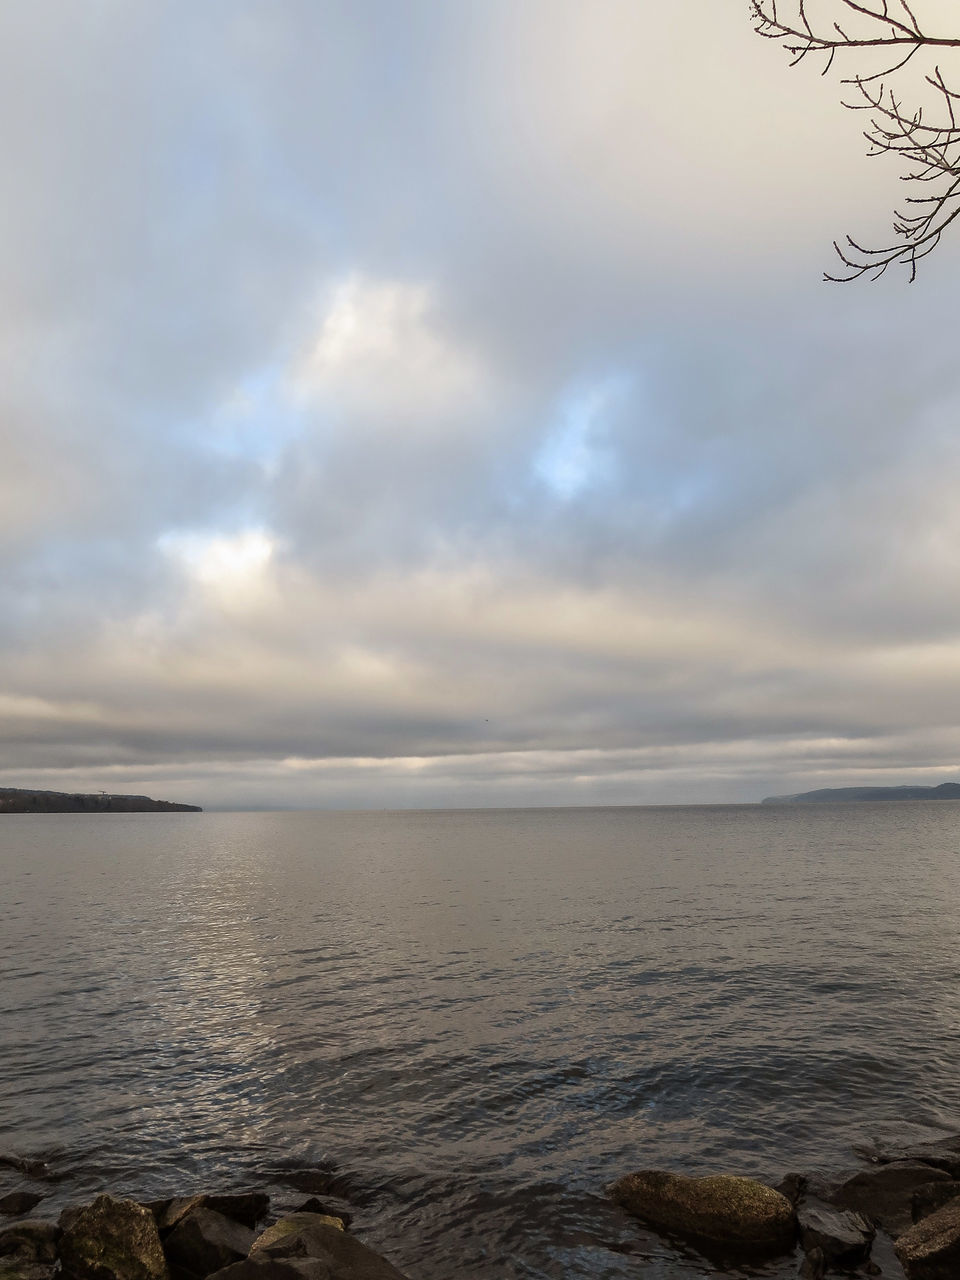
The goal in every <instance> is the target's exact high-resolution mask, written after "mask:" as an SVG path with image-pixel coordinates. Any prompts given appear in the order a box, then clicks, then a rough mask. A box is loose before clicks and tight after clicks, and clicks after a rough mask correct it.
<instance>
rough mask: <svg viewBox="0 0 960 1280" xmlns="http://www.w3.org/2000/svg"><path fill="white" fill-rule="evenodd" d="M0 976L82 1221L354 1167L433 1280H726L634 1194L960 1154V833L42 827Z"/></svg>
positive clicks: (925, 826) (408, 1252) (509, 817)
mask: <svg viewBox="0 0 960 1280" xmlns="http://www.w3.org/2000/svg"><path fill="white" fill-rule="evenodd" d="M0 971H2V985H0V1151H16V1152H18V1153H20V1154H21V1155H29V1156H41V1155H42V1156H44V1157H46V1158H47V1159H48V1160H49V1161H50V1162H51V1165H52V1167H53V1168H54V1169H55V1170H58V1171H60V1172H62V1173H63V1174H64V1180H63V1181H61V1182H59V1183H57V1184H54V1186H53V1189H52V1194H51V1198H50V1200H49V1201H48V1202H47V1207H48V1208H51V1207H56V1205H57V1204H59V1203H60V1202H63V1201H66V1200H69V1199H77V1198H82V1196H84V1195H87V1194H88V1192H89V1191H90V1190H92V1189H97V1190H99V1189H104V1188H109V1189H112V1190H117V1191H122V1192H126V1193H129V1194H136V1195H143V1196H147V1195H156V1194H160V1193H162V1192H164V1191H167V1192H171V1191H174V1190H176V1191H180V1190H183V1189H192V1188H194V1187H205V1188H214V1187H216V1188H221V1187H226V1186H228V1185H234V1184H256V1185H267V1184H269V1185H270V1186H271V1187H272V1188H273V1189H274V1193H275V1195H276V1196H277V1197H278V1199H279V1200H280V1202H281V1203H283V1202H284V1196H286V1197H287V1202H289V1203H290V1204H291V1205H293V1204H295V1203H296V1202H297V1193H296V1192H295V1191H293V1190H292V1189H290V1188H289V1187H287V1189H286V1191H284V1184H285V1182H286V1181H287V1180H288V1178H289V1175H290V1173H291V1172H292V1171H296V1170H299V1169H303V1168H315V1167H318V1166H320V1165H321V1164H323V1163H325V1162H330V1163H335V1164H336V1165H337V1166H338V1169H339V1171H340V1172H341V1173H342V1175H343V1178H344V1182H343V1184H342V1188H341V1189H342V1190H344V1191H345V1192H346V1193H348V1194H349V1197H350V1198H351V1199H352V1200H353V1202H354V1204H355V1206H356V1212H357V1222H356V1227H357V1229H358V1230H359V1231H360V1232H361V1234H363V1235H364V1237H365V1238H367V1239H368V1240H370V1242H371V1243H373V1244H375V1245H377V1246H378V1247H380V1248H382V1249H383V1250H384V1251H385V1252H387V1253H388V1254H389V1255H390V1256H391V1257H392V1258H393V1259H394V1260H395V1261H396V1262H397V1263H398V1264H399V1265H400V1266H402V1267H404V1268H406V1269H407V1270H408V1271H409V1272H410V1273H411V1274H412V1275H414V1276H415V1277H418V1278H419V1280H441V1278H443V1277H449V1276H452V1275H454V1274H456V1275H457V1276H460V1277H467V1278H470V1277H477V1278H478V1280H479V1278H483V1280H492V1278H493V1277H503V1278H510V1277H561V1276H562V1277H588V1276H589V1277H626V1276H637V1275H644V1276H651V1277H677V1278H678V1280H679V1278H681V1277H682V1278H686V1277H693V1276H707V1275H712V1274H714V1271H713V1268H712V1266H711V1264H710V1263H708V1262H707V1261H706V1260H705V1259H702V1258H700V1257H699V1256H698V1255H696V1254H693V1253H687V1254H681V1253H678V1252H676V1251H674V1250H673V1249H671V1248H670V1247H669V1246H668V1245H667V1244H666V1243H664V1242H661V1241H659V1240H657V1239H656V1238H655V1237H653V1236H651V1235H649V1234H646V1233H644V1232H643V1231H641V1230H640V1229H639V1228H638V1227H636V1226H635V1225H634V1224H632V1223H630V1222H629V1221H627V1220H626V1219H624V1218H623V1217H621V1215H620V1214H619V1213H618V1212H617V1211H615V1210H614V1209H612V1208H611V1207H610V1206H609V1205H608V1204H607V1202H606V1201H605V1199H604V1197H603V1188H604V1185H605V1184H606V1183H607V1182H609V1181H610V1180H611V1179H613V1178H615V1177H617V1176H619V1175H620V1174H622V1173H624V1172H626V1171H628V1170H630V1169H633V1168H637V1167H642V1166H661V1167H669V1168H676V1169H680V1170H686V1171H689V1172H701V1171H702V1172H706V1171H719V1170H728V1171H731V1172H743V1173H749V1174H755V1175H759V1176H762V1177H766V1178H776V1177H778V1176H779V1175H780V1174H781V1173H782V1172H784V1171H786V1170H787V1169H789V1168H796V1167H803V1168H811V1167H818V1168H823V1169H827V1170H830V1169H839V1168H842V1167H844V1166H845V1165H847V1164H849V1163H850V1151H849V1148H850V1144H851V1143H852V1142H856V1141H859V1140H862V1139H863V1138H864V1137H865V1136H867V1135H870V1134H879V1133H886V1134H890V1133H894V1134H895V1133H903V1134H904V1135H907V1134H910V1135H914V1134H919V1133H924V1134H925V1133H928V1132H938V1131H942V1130H953V1131H958V1130H960V1072H958V1070H957V1066H958V1063H960V984H958V978H960V804H952V803H939V804H932V803H928V804H897V805H889V806H884V805H873V806H859V805H858V806H850V807H846V806H836V807H822V808H821V807H817V808H797V809H791V808H784V809H776V808H752V807H751V808H748V807H718V808H686V809H679V808H678V809H593V810H589V809H572V810H531V811H522V810H515V811H477V812H431V813H414V812H406V813H349V814H348V813H268V814H99V815H94V814H82V815H69V814H56V815H53V814H51V815H23V816H16V815H8V816H5V817H3V818H2V819H0ZM13 1178H14V1175H13V1174H12V1173H11V1174H10V1175H9V1177H7V1180H6V1181H5V1182H2V1185H0V1190H2V1189H3V1188H5V1187H6V1186H8V1185H10V1186H12V1185H13V1181H12V1180H13ZM301 1198H302V1197H301ZM795 1269H796V1264H795V1262H791V1263H790V1264H789V1265H788V1266H787V1269H786V1270H785V1271H783V1274H785V1275H794V1274H795ZM763 1274H764V1275H771V1276H773V1275H780V1274H781V1272H779V1271H777V1270H776V1268H772V1269H769V1270H767V1271H765V1272H763Z"/></svg>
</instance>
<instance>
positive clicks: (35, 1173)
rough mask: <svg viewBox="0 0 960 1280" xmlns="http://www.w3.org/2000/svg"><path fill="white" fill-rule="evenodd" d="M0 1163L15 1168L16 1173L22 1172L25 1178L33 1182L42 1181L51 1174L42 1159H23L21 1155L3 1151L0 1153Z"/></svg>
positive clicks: (8, 1167)
mask: <svg viewBox="0 0 960 1280" xmlns="http://www.w3.org/2000/svg"><path fill="white" fill-rule="evenodd" d="M0 1165H3V1166H4V1167H5V1168H7V1169H16V1171H17V1173H22V1174H23V1176H24V1177H25V1178H30V1179H32V1180H33V1181H35V1182H43V1181H44V1180H45V1179H47V1178H49V1177H50V1176H51V1175H50V1170H49V1169H48V1168H47V1165H46V1164H45V1163H44V1161H43V1160H24V1159H23V1157H22V1156H14V1155H10V1154H7V1153H3V1154H0Z"/></svg>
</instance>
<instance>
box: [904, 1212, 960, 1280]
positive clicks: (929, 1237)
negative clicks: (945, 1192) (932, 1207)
mask: <svg viewBox="0 0 960 1280" xmlns="http://www.w3.org/2000/svg"><path fill="white" fill-rule="evenodd" d="M894 1248H895V1251H896V1254H897V1257H898V1258H899V1259H900V1262H901V1264H902V1265H903V1269H904V1271H905V1272H906V1273H907V1276H908V1277H909V1280H957V1276H960V1200H952V1201H951V1202H950V1203H949V1204H946V1205H944V1207H943V1208H942V1209H938V1210H937V1212H936V1213H932V1214H931V1215H930V1217H929V1218H923V1219H922V1220H921V1221H920V1222H918V1223H916V1224H915V1225H914V1226H913V1227H911V1228H910V1230H909V1231H906V1232H904V1234H903V1235H902V1236H900V1238H899V1239H898V1240H897V1243H896V1245H895V1246H894Z"/></svg>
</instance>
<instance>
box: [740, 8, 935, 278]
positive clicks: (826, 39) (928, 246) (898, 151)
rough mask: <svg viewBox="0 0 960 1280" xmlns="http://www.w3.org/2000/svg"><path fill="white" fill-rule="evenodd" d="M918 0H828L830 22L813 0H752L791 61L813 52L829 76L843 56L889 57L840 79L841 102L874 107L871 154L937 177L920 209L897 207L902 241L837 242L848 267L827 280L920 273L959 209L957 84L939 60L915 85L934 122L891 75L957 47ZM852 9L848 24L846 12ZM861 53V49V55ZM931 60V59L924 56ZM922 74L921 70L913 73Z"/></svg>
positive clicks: (758, 26) (911, 177)
mask: <svg viewBox="0 0 960 1280" xmlns="http://www.w3.org/2000/svg"><path fill="white" fill-rule="evenodd" d="M916 4H917V0H912V4H911V3H908V0H864V3H859V2H858V0H830V5H826V3H824V4H823V5H821V6H820V10H821V12H822V11H823V10H824V9H825V8H828V7H832V9H833V17H832V20H829V21H827V20H824V19H823V18H822V17H821V16H820V14H819V13H818V15H817V17H812V16H811V14H812V9H811V7H810V5H809V3H808V0H792V3H791V4H790V6H789V7H790V16H787V14H786V7H785V6H784V4H783V3H780V4H778V3H777V0H750V11H751V15H752V18H753V23H754V30H755V31H757V33H758V34H759V35H761V36H764V37H765V38H766V39H769V40H776V41H778V42H779V43H780V44H782V45H783V47H784V49H785V50H786V51H787V53H789V54H790V57H791V63H790V65H791V66H796V65H797V64H798V63H799V62H802V61H803V60H804V59H806V58H809V57H811V56H813V57H816V56H818V55H821V56H822V57H823V59H824V66H823V68H822V73H823V74H824V75H826V74H827V72H829V71H830V70H831V68H832V67H833V65H834V61H835V59H836V58H837V56H838V55H839V56H841V57H846V56H847V55H848V54H850V53H851V52H854V51H860V53H864V52H865V51H866V52H869V51H871V50H879V51H880V55H881V56H882V55H883V53H884V52H886V51H889V54H890V56H889V58H888V59H884V60H883V64H882V66H881V69H880V70H876V71H871V72H869V73H868V72H854V73H853V74H851V75H849V76H845V77H844V78H843V80H842V83H843V84H845V85H848V86H850V88H851V92H852V93H853V100H852V101H845V102H844V106H846V107H849V108H850V109H851V110H854V111H867V112H869V113H870V122H869V125H868V127H867V129H866V130H865V131H864V135H863V136H864V139H865V140H866V142H867V154H868V155H870V156H876V155H895V156H897V157H898V158H899V160H900V163H901V165H902V172H901V174H900V177H901V180H902V181H904V182H908V183H940V184H941V185H940V188H939V190H935V191H934V192H933V194H931V195H924V196H907V197H906V198H905V203H906V204H907V205H920V206H922V211H921V212H912V211H909V210H907V211H902V210H899V209H898V210H897V211H896V212H895V213H894V219H893V231H894V235H895V236H896V239H895V241H894V242H893V243H892V244H890V245H887V246H886V247H884V248H877V249H871V248H867V247H865V246H864V245H861V244H859V243H858V242H857V241H855V240H853V239H852V238H851V237H850V236H847V237H846V239H845V241H844V243H843V245H842V246H841V245H840V244H839V243H837V242H834V248H835V249H836V251H837V254H838V256H839V258H840V261H841V263H842V264H843V267H844V271H843V272H841V273H838V274H836V275H832V274H830V273H826V274H825V278H826V279H827V280H837V281H849V280H856V279H859V277H861V276H864V275H870V276H873V277H874V278H875V279H876V278H879V277H880V276H882V275H883V274H884V272H885V271H886V270H887V268H888V267H890V266H892V265H893V264H895V263H898V264H901V265H903V266H905V267H906V268H907V270H908V272H909V276H910V279H911V280H914V279H915V278H916V274H917V263H918V262H920V261H921V260H922V259H923V258H925V257H926V256H927V255H928V254H929V253H932V252H933V250H934V249H935V248H936V247H937V245H938V244H939V243H940V240H941V238H942V236H943V233H944V232H945V231H946V229H947V228H948V227H949V226H950V224H951V223H952V222H953V221H954V220H955V219H956V218H957V217H958V215H960V205H957V204H956V203H955V202H956V200H957V199H958V197H960V127H958V125H957V114H956V110H955V107H954V102H955V101H956V100H958V99H960V91H957V90H954V89H951V88H950V86H949V85H948V83H947V81H946V79H945V78H944V76H943V73H942V72H941V70H940V66H939V65H935V66H934V67H933V69H932V71H930V72H929V73H928V74H926V75H924V76H923V77H922V79H921V80H920V82H919V84H918V85H916V86H915V88H916V90H917V91H918V92H921V96H922V90H923V86H926V87H927V91H928V96H932V97H933V99H934V101H935V102H938V103H939V104H940V107H941V113H940V114H941V115H942V118H941V119H940V120H939V121H932V120H931V119H930V118H929V116H928V117H925V116H924V110H923V106H922V105H921V106H918V107H916V108H907V107H905V106H904V103H903V100H902V98H901V96H900V94H899V93H898V92H897V91H896V90H895V88H892V87H890V85H891V81H893V80H894V78H895V77H897V76H898V75H900V73H904V72H907V71H908V70H909V69H910V68H911V64H913V62H914V59H915V58H917V56H918V55H920V56H921V57H922V56H923V55H924V54H925V53H930V52H931V51H937V50H941V49H948V50H949V49H960V34H957V35H954V36H951V35H944V34H942V33H939V32H934V31H930V30H928V29H927V27H926V26H925V25H924V23H923V21H922V20H921V18H920V17H918V14H917V11H916ZM844 14H846V18H845V20H844V25H841V21H840V19H841V18H843V16H844ZM854 56H855V52H854ZM927 66H929V62H928V63H927ZM913 79H916V77H913Z"/></svg>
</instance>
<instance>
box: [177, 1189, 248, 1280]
mask: <svg viewBox="0 0 960 1280" xmlns="http://www.w3.org/2000/svg"><path fill="white" fill-rule="evenodd" d="M201 1198H202V1197H201ZM254 1238H255V1237H254V1232H253V1231H251V1230H250V1228H249V1227H245V1226H244V1225H243V1224H242V1223H240V1222H233V1221H232V1220H231V1219H230V1218H226V1217H224V1215H223V1214H222V1213H217V1212H215V1211H214V1210H213V1209H209V1208H207V1207H205V1206H204V1205H202V1204H197V1205H194V1206H192V1207H191V1208H190V1209H189V1211H188V1212H187V1213H185V1214H184V1215H183V1216H182V1217H181V1218H180V1219H179V1221H178V1222H177V1224H176V1226H175V1227H174V1228H173V1230H172V1231H171V1232H170V1234H169V1235H168V1236H167V1238H166V1240H165V1241H164V1250H165V1251H166V1255H167V1258H168V1259H169V1261H170V1262H171V1263H172V1264H173V1265H174V1266H176V1267H178V1268H179V1269H181V1270H183V1271H189V1272H190V1273H191V1275H194V1276H208V1275H210V1273H211V1272H213V1271H220V1270H222V1269H223V1268H224V1267H228V1266H230V1264H231V1263H233V1262H239V1261H240V1259H241V1258H245V1257H246V1256H247V1254H248V1253H249V1252H250V1246H251V1245H252V1244H253V1241H254Z"/></svg>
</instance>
